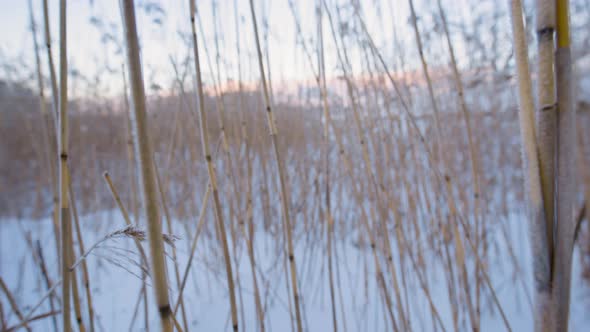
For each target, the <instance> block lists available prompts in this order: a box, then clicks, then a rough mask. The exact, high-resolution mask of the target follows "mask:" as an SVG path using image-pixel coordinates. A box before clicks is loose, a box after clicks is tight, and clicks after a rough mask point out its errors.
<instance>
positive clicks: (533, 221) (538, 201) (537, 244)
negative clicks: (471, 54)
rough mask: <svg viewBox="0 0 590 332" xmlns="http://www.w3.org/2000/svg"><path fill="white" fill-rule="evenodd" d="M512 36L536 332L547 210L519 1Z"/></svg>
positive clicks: (540, 323) (547, 263) (543, 304)
mask: <svg viewBox="0 0 590 332" xmlns="http://www.w3.org/2000/svg"><path fill="white" fill-rule="evenodd" d="M510 9H511V22H512V34H513V38H514V41H513V42H514V51H515V56H516V66H517V75H518V90H519V104H520V108H519V112H518V114H519V123H520V133H521V140H522V159H523V163H524V168H525V172H524V174H525V191H526V194H527V203H528V209H529V225H530V226H529V229H530V230H529V236H530V237H531V241H530V243H531V246H532V250H531V252H532V255H533V257H534V258H533V277H534V280H535V282H534V291H535V298H534V303H535V304H534V307H535V308H534V321H535V323H534V326H535V331H547V330H549V328H550V325H551V324H550V322H551V314H550V300H551V258H550V257H551V256H550V253H551V247H552V244H551V242H549V238H548V236H547V233H548V231H547V221H546V218H545V216H546V214H545V213H546V210H545V205H544V204H543V185H542V177H541V170H540V155H539V154H538V153H539V152H538V149H537V141H536V139H537V138H536V137H538V136H537V135H536V133H535V118H534V108H535V104H534V99H533V93H532V83H531V78H530V77H531V75H530V71H529V63H528V47H527V42H526V35H525V29H524V23H523V19H522V16H523V9H522V3H521V1H520V0H511V1H510Z"/></svg>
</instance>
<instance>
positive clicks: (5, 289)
mask: <svg viewBox="0 0 590 332" xmlns="http://www.w3.org/2000/svg"><path fill="white" fill-rule="evenodd" d="M0 288H2V291H3V292H4V295H5V296H6V299H7V300H8V303H9V304H10V307H11V308H12V311H14V313H15V314H16V316H17V317H18V319H20V320H21V322H22V325H23V326H24V327H25V328H26V329H27V331H29V332H30V331H32V330H31V328H30V327H29V325H28V324H27V321H28V320H27V319H25V317H24V316H23V314H22V312H21V311H20V309H19V308H18V304H17V303H16V300H15V299H14V296H13V295H12V293H11V292H10V289H8V286H6V283H4V279H2V277H1V276H0Z"/></svg>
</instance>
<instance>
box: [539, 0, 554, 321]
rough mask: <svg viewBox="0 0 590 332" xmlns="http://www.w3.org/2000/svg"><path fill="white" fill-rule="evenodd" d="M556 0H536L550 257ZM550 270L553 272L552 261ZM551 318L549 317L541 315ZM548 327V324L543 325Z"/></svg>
mask: <svg viewBox="0 0 590 332" xmlns="http://www.w3.org/2000/svg"><path fill="white" fill-rule="evenodd" d="M555 3H556V2H555V0H536V1H535V9H536V22H537V23H536V32H537V54H538V57H537V97H538V105H537V106H538V110H537V116H536V132H535V133H536V135H537V138H536V140H537V149H538V155H539V156H538V159H539V168H540V171H541V188H542V190H543V204H544V211H545V223H546V233H547V235H546V237H547V244H548V247H547V250H548V257H553V255H554V254H553V250H554V245H555V239H554V234H555V229H554V227H555V155H556V154H555V153H556V152H555V151H556V139H557V136H556V135H557V125H556V123H557V105H556V99H555V72H554V66H555V53H554V52H555V50H554V43H555V38H554V36H555ZM549 263H550V265H549V269H550V270H549V271H550V273H551V274H552V273H553V262H552V261H551V260H550V262H549ZM540 317H545V318H546V319H549V318H550V317H549V316H540ZM543 325H545V326H548V325H547V324H543Z"/></svg>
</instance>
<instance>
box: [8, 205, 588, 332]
mask: <svg viewBox="0 0 590 332" xmlns="http://www.w3.org/2000/svg"><path fill="white" fill-rule="evenodd" d="M212 221H213V218H211V216H209V217H208V218H207V221H206V222H207V223H209V227H211V223H212ZM501 222H502V223H504V224H503V225H502V226H505V230H506V234H509V236H508V239H509V240H506V238H507V237H506V236H504V235H503V233H502V232H501V231H500V227H496V228H494V229H492V230H491V231H492V235H491V240H490V243H491V244H492V245H491V246H490V251H489V270H488V271H489V275H490V277H491V281H492V283H493V286H494V289H495V291H496V292H497V295H498V297H499V300H500V302H501V305H502V308H503V309H504V311H505V313H506V315H507V317H508V320H509V322H510V325H511V327H512V329H513V331H530V330H532V319H531V315H532V313H531V306H530V297H529V296H530V294H531V281H532V278H531V271H530V265H531V264H530V261H531V257H530V253H529V246H528V238H527V236H526V225H525V223H524V219H523V218H520V217H518V216H512V217H510V218H507V219H506V220H503V221H501ZM123 225H124V223H123V221H122V218H121V217H120V215H119V213H118V211H116V210H115V211H106V212H101V213H97V214H93V215H88V216H84V217H82V218H81V226H82V229H83V231H82V232H83V235H84V241H85V245H86V248H88V247H90V246H91V244H93V243H95V242H96V241H98V240H99V239H100V238H102V237H103V236H104V235H106V234H108V233H110V232H112V231H114V230H117V229H121V228H123ZM195 228H196V225H194V224H192V223H191V224H190V225H188V227H186V228H184V227H181V224H180V222H176V223H175V228H174V230H175V233H177V234H178V235H180V236H181V239H180V240H178V241H177V242H176V248H177V254H178V258H177V262H178V264H179V268H180V271H181V274H182V271H184V267H185V266H186V264H187V259H188V250H189V249H188V248H189V246H190V240H189V237H190V235H187V233H186V230H188V231H189V232H191V234H193V233H194V229H195ZM209 229H212V228H209ZM208 232H210V231H209V230H206V231H205V232H204V233H203V234H202V235H201V237H200V238H199V244H198V246H197V253H196V255H195V260H194V262H193V267H192V269H191V272H190V276H189V279H188V282H187V286H186V289H185V292H184V300H185V307H186V312H187V316H188V317H189V324H190V328H191V330H198V331H227V330H230V322H229V320H230V319H229V302H228V293H227V287H226V282H225V279H224V278H225V273H224V269H223V265H222V258H221V256H220V254H219V252H220V250H219V248H218V246H217V244H216V242H215V241H213V240H212V239H214V238H215V237H214V236H212V235H210V234H213V233H208ZM29 235H30V238H31V239H32V241H33V242H35V241H36V240H39V241H40V243H41V245H42V247H43V254H44V257H45V260H46V263H47V265H48V268H49V273H50V275H51V277H52V279H53V281H55V280H56V279H57V275H58V262H57V259H56V255H55V244H54V241H53V233H52V226H51V221H50V220H48V219H42V220H17V219H5V220H3V221H2V222H0V275H1V276H2V278H3V279H4V280H5V281H6V283H7V285H8V287H9V289H10V290H11V291H12V292H13V294H14V296H15V298H16V301H17V302H18V305H19V306H20V308H21V310H22V311H23V312H24V313H25V314H26V313H28V312H29V311H30V308H31V307H32V306H33V305H35V304H36V303H37V302H38V300H39V299H40V298H41V297H42V296H43V294H45V293H46V289H45V287H44V283H43V282H42V278H41V273H40V271H39V268H38V267H37V266H36V264H35V263H34V260H33V257H32V253H31V250H30V248H29V245H28V244H27V240H26V238H27V237H28V236H29ZM256 236H257V237H256V242H255V243H256V249H255V250H256V258H257V261H258V267H257V268H258V276H259V281H258V282H259V285H260V288H261V290H262V298H263V301H264V302H265V306H266V313H265V317H266V322H265V325H266V328H267V331H288V330H290V329H291V320H290V317H289V308H288V297H287V296H288V294H287V289H288V288H287V283H286V280H285V278H284V277H285V266H284V265H283V262H284V259H283V258H282V256H281V254H280V253H281V250H280V249H279V248H280V245H279V244H277V243H276V240H275V239H276V237H272V236H270V235H269V234H267V233H265V232H263V231H259V232H257V234H256ZM317 242H321V241H314V240H313V239H310V238H309V237H307V238H305V237H299V238H298V240H297V241H296V254H295V257H296V260H297V262H298V264H299V265H298V275H299V284H300V286H301V295H302V304H303V315H304V316H303V317H304V324H305V329H306V330H308V331H328V330H331V329H332V323H331V321H332V320H331V307H330V297H329V287H328V279H327V272H326V271H327V270H326V255H325V251H324V245H323V244H318V243H317ZM144 245H145V244H144ZM243 249H244V248H243V247H241V248H238V249H237V250H236V252H237V253H238V256H239V257H240V258H239V260H238V264H237V266H238V273H237V275H239V282H240V287H241V292H240V294H241V295H240V296H239V297H238V300H239V302H240V303H243V309H240V310H243V313H242V312H240V313H239V314H240V324H241V325H242V327H241V330H242V331H254V330H256V329H257V322H256V311H255V305H254V297H253V291H252V279H251V270H250V265H249V261H248V257H247V255H246V252H245V250H243ZM509 250H512V252H513V253H514V254H515V258H516V260H517V263H516V264H514V263H513V261H512V258H511V255H510V254H509ZM167 252H168V254H169V255H170V254H171V247H169V246H167ZM335 252H336V255H337V257H335V262H336V264H335V273H336V274H335V275H336V276H337V279H336V300H337V305H338V319H339V321H338V323H339V325H340V326H339V327H340V328H341V329H342V328H344V327H345V328H346V330H347V331H385V330H391V326H385V325H384V324H385V323H384V322H385V320H386V319H385V317H386V316H384V315H386V311H385V310H384V309H383V308H384V305H383V303H382V299H381V296H380V295H379V293H378V290H377V287H376V283H375V280H376V279H375V277H374V272H373V271H374V266H373V264H372V262H373V261H372V259H371V256H370V255H371V253H370V250H367V249H362V248H359V247H358V246H357V245H356V244H355V242H354V240H353V235H351V236H350V237H345V238H339V239H338V240H337V243H336V250H335ZM394 254H395V251H394ZM576 255H577V254H576ZM430 256H432V257H426V258H425V260H426V265H427V266H428V267H427V274H428V276H427V278H428V284H429V289H430V292H431V294H432V298H433V300H434V303H435V305H436V307H437V310H438V311H439V313H440V315H441V318H442V320H443V322H444V325H445V328H446V329H447V330H449V331H452V330H453V324H452V310H451V307H450V305H451V304H450V302H449V300H448V293H447V288H446V281H445V276H444V272H443V269H442V266H441V263H440V262H439V261H438V260H437V259H435V257H434V256H433V255H430ZM394 260H395V264H396V266H397V267H399V258H395V259H394ZM138 261H139V256H138V255H137V253H136V250H135V247H134V244H133V241H132V240H131V239H128V238H119V239H115V240H109V241H107V242H105V243H104V244H103V245H101V246H100V247H98V248H97V249H96V250H95V251H93V254H91V255H90V256H89V257H88V259H87V262H88V264H89V272H90V275H91V279H90V283H91V290H92V296H93V301H94V308H95V311H96V315H97V317H96V318H97V319H96V323H97V324H96V325H97V328H98V330H99V331H123V330H128V329H129V328H130V324H131V320H132V317H133V313H134V309H135V305H136V303H137V301H138V297H139V294H140V290H141V284H142V283H141V280H140V278H139V277H138V275H140V274H141V273H140V269H139V268H138V266H137V262H138ZM168 261H169V279H170V280H171V282H170V283H171V285H172V286H171V288H170V291H171V294H172V298H174V299H175V298H176V295H177V287H176V284H175V282H174V277H173V276H174V274H173V272H172V271H173V265H172V261H171V258H170V257H169V258H168ZM235 266H236V265H235V264H234V268H235ZM516 266H518V268H516ZM398 272H399V273H400V276H401V273H405V276H406V279H407V283H408V286H407V294H409V303H410V306H411V310H410V311H411V314H410V324H411V325H412V329H413V330H415V331H431V330H434V328H433V322H432V318H431V314H430V309H429V306H428V302H427V300H426V297H425V295H424V292H423V291H422V289H421V288H420V287H419V285H418V281H417V279H416V274H415V271H413V270H412V268H411V266H410V265H409V264H406V266H405V267H404V270H403V271H402V270H401V269H398ZM572 287H573V288H572V303H571V331H585V328H587V326H589V324H590V317H589V316H588V315H587V314H586V313H587V312H588V309H589V308H590V301H589V299H590V297H589V296H590V292H589V289H588V287H587V284H585V283H584V281H583V280H581V278H580V272H579V259H578V258H577V257H574V271H573V283H572ZM482 294H484V295H483V301H482V322H481V326H482V330H483V331H502V330H505V327H504V325H503V322H502V320H501V318H500V315H499V314H498V311H497V309H496V307H495V305H494V303H493V302H492V301H491V299H490V297H489V296H487V295H486V294H488V293H487V292H483V293H482ZM527 294H528V295H527ZM0 299H1V301H2V306H3V308H4V312H5V314H7V315H8V322H9V325H13V324H16V323H17V322H18V319H17V317H16V316H15V314H14V313H11V310H10V306H9V303H8V302H7V300H6V298H5V297H0ZM341 304H344V305H343V306H341ZM240 307H241V305H240ZM83 308H84V306H83ZM142 308H143V307H142V306H140V310H139V314H138V316H137V318H136V320H135V322H134V325H133V326H132V330H134V331H141V330H143V324H144V323H143V311H142V310H143V309H142ZM155 308H156V306H155V303H154V301H153V291H152V290H151V289H150V292H149V310H150V314H149V324H150V327H151V328H152V329H157V328H158V324H159V322H158V316H157V313H156V310H155ZM48 311H49V305H48V303H45V304H44V305H43V306H42V307H41V308H39V309H38V310H37V311H36V313H37V314H40V313H44V312H48ZM84 313H85V311H84ZM465 315H466V314H465V313H462V314H461V316H462V317H464V316H465ZM178 317H179V318H180V316H178ZM84 320H85V322H86V323H87V322H88V320H87V317H86V316H85V318H84ZM31 327H33V328H34V330H38V331H47V330H51V329H52V324H51V320H50V319H44V320H42V321H39V322H35V323H33V324H31Z"/></svg>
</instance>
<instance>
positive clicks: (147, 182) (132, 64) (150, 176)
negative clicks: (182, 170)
mask: <svg viewBox="0 0 590 332" xmlns="http://www.w3.org/2000/svg"><path fill="white" fill-rule="evenodd" d="M121 10H122V16H123V25H124V30H125V41H126V44H127V45H126V46H127V47H126V53H127V67H128V74H129V83H130V87H131V96H132V98H131V102H132V108H133V116H132V129H133V134H134V135H133V137H134V145H135V156H136V160H137V168H138V173H139V174H140V183H141V189H142V190H141V194H142V200H143V207H144V211H145V214H146V217H147V226H148V236H149V242H150V257H151V268H152V279H153V284H154V291H155V295H156V302H157V305H158V311H159V314H160V320H161V324H162V330H163V331H165V332H171V331H172V320H171V319H170V316H171V315H170V314H171V312H172V310H171V309H170V302H169V299H168V283H167V280H166V262H165V260H164V244H163V240H162V225H161V223H160V211H159V204H158V191H157V187H156V173H155V170H154V163H153V162H152V158H153V150H152V144H151V141H150V137H149V127H148V119H147V111H146V107H145V102H146V101H145V90H144V85H143V75H142V70H141V63H140V55H139V41H138V37H137V27H136V23H135V22H136V19H135V8H134V1H133V0H121Z"/></svg>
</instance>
